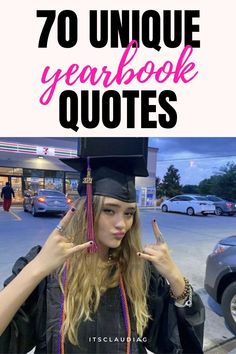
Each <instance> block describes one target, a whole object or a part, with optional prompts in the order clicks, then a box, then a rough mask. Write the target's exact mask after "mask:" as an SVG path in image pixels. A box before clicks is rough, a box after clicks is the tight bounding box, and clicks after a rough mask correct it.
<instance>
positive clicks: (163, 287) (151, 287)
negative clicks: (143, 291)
mask: <svg viewBox="0 0 236 354" xmlns="http://www.w3.org/2000/svg"><path fill="white" fill-rule="evenodd" d="M146 274H147V275H146V276H147V280H148V296H149V298H150V297H151V298H153V297H160V296H161V297H163V296H167V295H168V293H169V285H168V284H167V282H166V280H165V278H163V277H162V275H161V274H160V273H159V272H158V271H157V270H156V268H155V267H154V266H153V265H152V263H150V262H148V263H147V265H146Z"/></svg>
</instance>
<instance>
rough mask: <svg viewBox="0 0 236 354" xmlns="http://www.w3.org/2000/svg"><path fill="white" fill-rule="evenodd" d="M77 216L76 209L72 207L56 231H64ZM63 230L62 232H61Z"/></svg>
mask: <svg viewBox="0 0 236 354" xmlns="http://www.w3.org/2000/svg"><path fill="white" fill-rule="evenodd" d="M74 214H75V208H74V207H72V208H71V209H70V210H69V211H68V212H67V213H66V215H65V216H64V217H63V218H62V219H61V221H60V223H59V225H57V227H56V229H58V230H59V231H63V229H64V228H65V227H66V226H67V225H68V224H69V222H70V220H71V219H72V217H73V215H74ZM60 228H61V230H60Z"/></svg>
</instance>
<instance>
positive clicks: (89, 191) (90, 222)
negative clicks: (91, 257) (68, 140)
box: [83, 157, 98, 253]
mask: <svg viewBox="0 0 236 354" xmlns="http://www.w3.org/2000/svg"><path fill="white" fill-rule="evenodd" d="M92 182H93V179H92V177H91V168H90V159H89V157H88V158H87V176H86V177H85V178H84V180H83V183H86V194H87V204H86V208H87V240H88V241H93V245H92V246H90V247H89V248H88V252H89V253H95V252H97V249H98V246H97V244H96V242H95V233H94V225H93V186H92Z"/></svg>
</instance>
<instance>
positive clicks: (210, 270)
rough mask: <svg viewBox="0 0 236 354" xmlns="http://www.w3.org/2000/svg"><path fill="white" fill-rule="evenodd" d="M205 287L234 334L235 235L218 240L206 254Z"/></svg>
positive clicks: (235, 320) (235, 319)
mask: <svg viewBox="0 0 236 354" xmlns="http://www.w3.org/2000/svg"><path fill="white" fill-rule="evenodd" d="M205 289H206V291H207V293H208V294H209V295H210V296H211V297H212V298H213V299H214V300H215V301H216V302H218V303H219V304H220V305H221V307H222V311H223V314H224V318H225V322H226V323H227V325H228V327H229V328H230V329H231V331H232V332H233V333H234V334H236V236H230V237H226V238H224V239H223V240H221V241H219V243H218V244H217V245H216V247H215V248H214V250H213V252H212V253H211V254H210V255H209V256H208V258H207V264H206V275H205Z"/></svg>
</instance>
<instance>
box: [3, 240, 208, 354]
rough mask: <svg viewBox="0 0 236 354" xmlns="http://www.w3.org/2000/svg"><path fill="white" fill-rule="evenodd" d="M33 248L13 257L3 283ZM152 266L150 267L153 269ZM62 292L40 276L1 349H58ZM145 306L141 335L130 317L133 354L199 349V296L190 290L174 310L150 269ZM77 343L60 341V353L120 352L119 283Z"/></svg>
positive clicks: (48, 351) (201, 311) (122, 336)
mask: <svg viewBox="0 0 236 354" xmlns="http://www.w3.org/2000/svg"><path fill="white" fill-rule="evenodd" d="M40 249H41V248H40V246H36V247H34V248H32V249H31V251H30V252H29V253H28V254H27V255H26V256H25V257H21V258H19V259H18V260H17V262H16V263H15V265H14V267H13V274H12V276H11V277H10V278H8V279H7V280H6V281H5V283H4V285H7V284H8V283H9V282H10V281H11V280H12V279H13V278H14V277H15V276H16V275H17V274H18V273H19V272H20V271H21V270H22V268H23V267H24V266H25V265H26V264H27V263H28V262H29V261H31V260H32V259H33V258H34V257H35V256H36V255H37V254H38V252H39V251H40ZM152 268H153V267H152ZM60 299H61V290H60V288H59V285H58V282H57V280H56V278H55V277H53V276H49V277H47V278H45V279H44V280H43V281H41V283H40V284H39V285H38V286H37V288H36V289H35V290H34V291H33V293H32V294H31V295H30V296H29V298H28V299H27V300H26V302H25V303H24V304H23V305H22V306H21V308H20V309H19V311H18V312H17V313H16V315H15V317H14V318H13V320H12V322H11V323H10V324H9V326H8V327H7V329H6V330H5V332H4V333H3V334H2V336H1V337H0V353H2V354H3V353H27V352H28V351H30V350H31V349H32V348H34V347H36V348H35V353H37V354H43V353H45V354H54V353H55V354H56V353H58V337H59V336H58V334H59V326H60V325H59V323H60V320H59V318H60ZM148 308H149V313H150V314H151V319H150V320H149V323H148V326H147V328H146V329H145V332H144V335H143V337H142V338H139V337H138V336H137V333H136V330H135V318H134V316H133V315H132V311H131V307H130V306H129V312H130V318H131V328H132V333H131V338H130V339H129V340H130V341H131V348H132V354H141V353H146V348H147V349H148V350H150V351H152V352H154V353H159V354H160V353H203V351H202V343H203V328H204V319H205V311H204V306H203V304H202V301H201V299H200V297H199V296H198V295H197V294H196V293H193V304H192V306H191V307H190V308H189V307H183V308H178V307H176V306H175V305H174V303H173V301H172V299H171V298H170V296H169V286H168V284H167V283H166V281H165V280H164V279H163V278H162V277H161V276H160V275H159V274H158V273H157V272H156V270H155V269H152V272H151V278H150V284H149V293H148ZM78 339H79V347H78V346H73V345H72V344H71V343H69V342H68V341H66V342H65V354H70V353H71V354H72V353H77V354H82V353H83V354H86V353H89V354H93V353H98V354H105V353H107V354H123V353H125V349H126V343H124V341H125V340H126V335H125V327H124V319H123V315H122V310H121V300H120V295H119V287H115V288H111V289H108V290H107V291H106V292H105V293H104V294H103V296H102V297H101V301H100V304H99V308H98V310H97V312H96V313H95V314H94V315H93V318H92V321H87V322H84V323H82V324H81V325H80V327H79V333H78Z"/></svg>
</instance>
